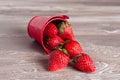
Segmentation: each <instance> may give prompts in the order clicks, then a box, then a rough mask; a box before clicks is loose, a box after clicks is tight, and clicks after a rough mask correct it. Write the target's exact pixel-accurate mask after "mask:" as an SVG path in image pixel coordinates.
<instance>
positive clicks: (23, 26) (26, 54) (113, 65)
mask: <svg viewBox="0 0 120 80" xmlns="http://www.w3.org/2000/svg"><path fill="white" fill-rule="evenodd" d="M54 14H66V15H68V16H69V17H70V19H69V22H70V23H71V25H72V28H73V31H74V34H75V38H76V40H78V41H79V42H80V43H81V45H82V46H83V49H84V50H85V52H87V53H89V55H90V56H91V57H92V59H93V61H94V63H95V65H96V67H97V70H96V72H95V73H91V74H89V73H83V72H80V71H77V70H75V69H74V68H73V67H71V66H68V67H66V68H64V69H61V70H58V71H55V72H49V71H48V70H47V63H48V58H49V56H48V55H43V54H44V53H45V52H44V51H43V49H42V48H41V46H40V45H39V44H38V43H36V42H35V41H34V40H33V39H31V38H30V37H29V36H28V34H27V24H28V22H29V20H30V19H31V18H32V17H33V16H35V15H44V16H51V15H54ZM119 57H120V1H119V0H99V1H98V0H0V80H43V79H45V80H120V58H119Z"/></svg>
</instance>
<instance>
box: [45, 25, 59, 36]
mask: <svg viewBox="0 0 120 80" xmlns="http://www.w3.org/2000/svg"><path fill="white" fill-rule="evenodd" d="M57 33H58V29H57V27H56V26H55V25H54V24H53V23H49V24H48V25H47V26H46V28H45V30H44V36H46V37H53V36H55V35H57Z"/></svg>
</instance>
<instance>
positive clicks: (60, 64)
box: [48, 50, 69, 71]
mask: <svg viewBox="0 0 120 80" xmlns="http://www.w3.org/2000/svg"><path fill="white" fill-rule="evenodd" d="M68 62H69V57H68V56H67V55H66V54H65V53H63V51H61V50H54V51H53V52H52V53H51V54H50V58H49V63H48V69H49V70H50V71H55V70H58V69H61V68H64V67H66V66H67V64H68Z"/></svg>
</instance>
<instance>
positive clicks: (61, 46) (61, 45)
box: [55, 42, 64, 50]
mask: <svg viewBox="0 0 120 80" xmlns="http://www.w3.org/2000/svg"><path fill="white" fill-rule="evenodd" d="M63 45H64V42H61V43H60V44H59V45H58V46H56V47H55V49H56V50H57V49H58V50H62V48H63Z"/></svg>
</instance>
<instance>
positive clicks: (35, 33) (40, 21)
mask: <svg viewBox="0 0 120 80" xmlns="http://www.w3.org/2000/svg"><path fill="white" fill-rule="evenodd" d="M68 18H69V17H68V16H66V15H54V16H35V17H33V18H32V19H31V20H30V22H29V24H28V27H27V30H28V34H29V36H30V37H31V38H34V39H35V40H36V41H37V42H38V43H39V44H40V45H41V46H42V47H43V49H44V50H45V51H46V53H48V54H49V53H50V52H51V50H49V49H48V48H46V47H45V45H44V41H43V32H44V29H45V27H46V26H47V25H48V24H49V23H51V22H52V23H54V24H55V25H57V24H59V23H60V22H62V21H67V19H68Z"/></svg>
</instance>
